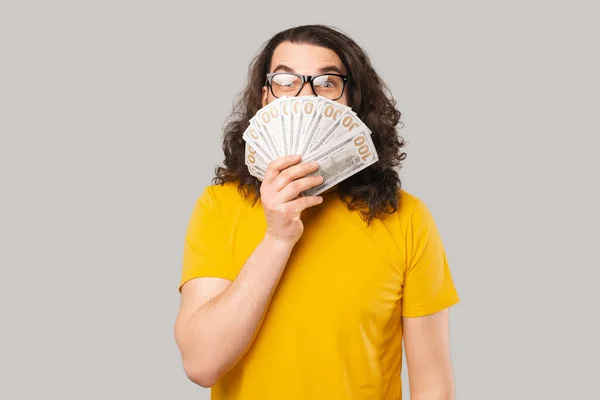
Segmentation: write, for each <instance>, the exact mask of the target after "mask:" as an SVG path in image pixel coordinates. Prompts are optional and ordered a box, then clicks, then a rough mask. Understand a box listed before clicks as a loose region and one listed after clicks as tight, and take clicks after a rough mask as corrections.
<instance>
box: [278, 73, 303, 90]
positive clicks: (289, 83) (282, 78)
mask: <svg viewBox="0 0 600 400" xmlns="http://www.w3.org/2000/svg"><path fill="white" fill-rule="evenodd" d="M273 83H274V84H276V85H279V86H282V87H294V86H295V85H297V84H298V77H297V76H296V75H292V74H277V75H273Z"/></svg>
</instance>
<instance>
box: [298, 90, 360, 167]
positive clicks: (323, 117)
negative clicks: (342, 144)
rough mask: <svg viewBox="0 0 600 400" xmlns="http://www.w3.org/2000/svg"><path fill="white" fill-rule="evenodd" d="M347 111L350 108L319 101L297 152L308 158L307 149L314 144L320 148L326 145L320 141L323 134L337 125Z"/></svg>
mask: <svg viewBox="0 0 600 400" xmlns="http://www.w3.org/2000/svg"><path fill="white" fill-rule="evenodd" d="M349 110H350V107H348V106H345V105H343V104H341V103H338V102H337V101H333V100H329V99H320V104H319V105H318V106H317V110H316V112H315V113H314V114H313V116H312V120H311V123H310V125H309V127H308V129H307V131H306V132H305V134H304V138H303V141H302V148H301V149H300V150H299V152H300V154H302V155H304V156H308V155H309V154H308V150H309V149H311V148H314V147H316V146H315V145H316V144H319V146H322V145H323V144H324V143H326V142H325V140H321V137H322V136H323V134H327V133H328V132H329V131H330V128H331V127H332V126H333V125H336V124H339V123H340V122H341V121H342V118H343V117H344V116H345V113H346V112H347V111H349ZM331 130H333V129H331ZM330 136H331V135H330Z"/></svg>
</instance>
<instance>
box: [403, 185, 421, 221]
mask: <svg viewBox="0 0 600 400" xmlns="http://www.w3.org/2000/svg"><path fill="white" fill-rule="evenodd" d="M422 203H423V202H422V200H421V198H420V197H418V196H417V195H415V194H414V193H412V192H409V191H407V190H405V189H399V190H398V211H397V213H398V215H401V216H411V215H412V214H413V213H414V211H415V210H416V209H417V208H418V207H419V206H420V205H421V204H422Z"/></svg>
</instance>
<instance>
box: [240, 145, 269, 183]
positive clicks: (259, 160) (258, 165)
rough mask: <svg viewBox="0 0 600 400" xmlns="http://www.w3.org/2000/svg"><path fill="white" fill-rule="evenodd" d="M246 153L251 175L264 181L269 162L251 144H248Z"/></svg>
mask: <svg viewBox="0 0 600 400" xmlns="http://www.w3.org/2000/svg"><path fill="white" fill-rule="evenodd" d="M245 153H246V154H245V158H246V165H247V166H248V170H249V171H250V174H252V175H254V176H256V177H257V178H259V179H261V180H262V179H264V177H265V172H266V170H267V167H268V166H269V162H268V161H267V160H265V159H264V158H263V157H262V156H261V155H260V154H259V153H258V152H257V151H256V150H255V149H254V147H252V145H251V144H249V143H246V150H245Z"/></svg>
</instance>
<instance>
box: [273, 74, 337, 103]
mask: <svg viewBox="0 0 600 400" xmlns="http://www.w3.org/2000/svg"><path fill="white" fill-rule="evenodd" d="M306 82H308V83H309V84H310V87H311V89H312V91H313V93H314V94H315V96H323V97H327V98H328V99H330V100H337V99H339V98H340V97H342V96H343V95H344V88H345V87H346V83H347V82H348V76H347V75H340V74H320V75H313V76H310V75H309V76H306V75H300V74H296V73H292V72H271V73H268V74H267V86H269V89H271V94H272V95H273V96H275V97H276V98H278V97H282V96H288V97H295V96H298V95H299V94H300V92H301V91H302V88H303V87H304V84H305V83H306Z"/></svg>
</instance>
